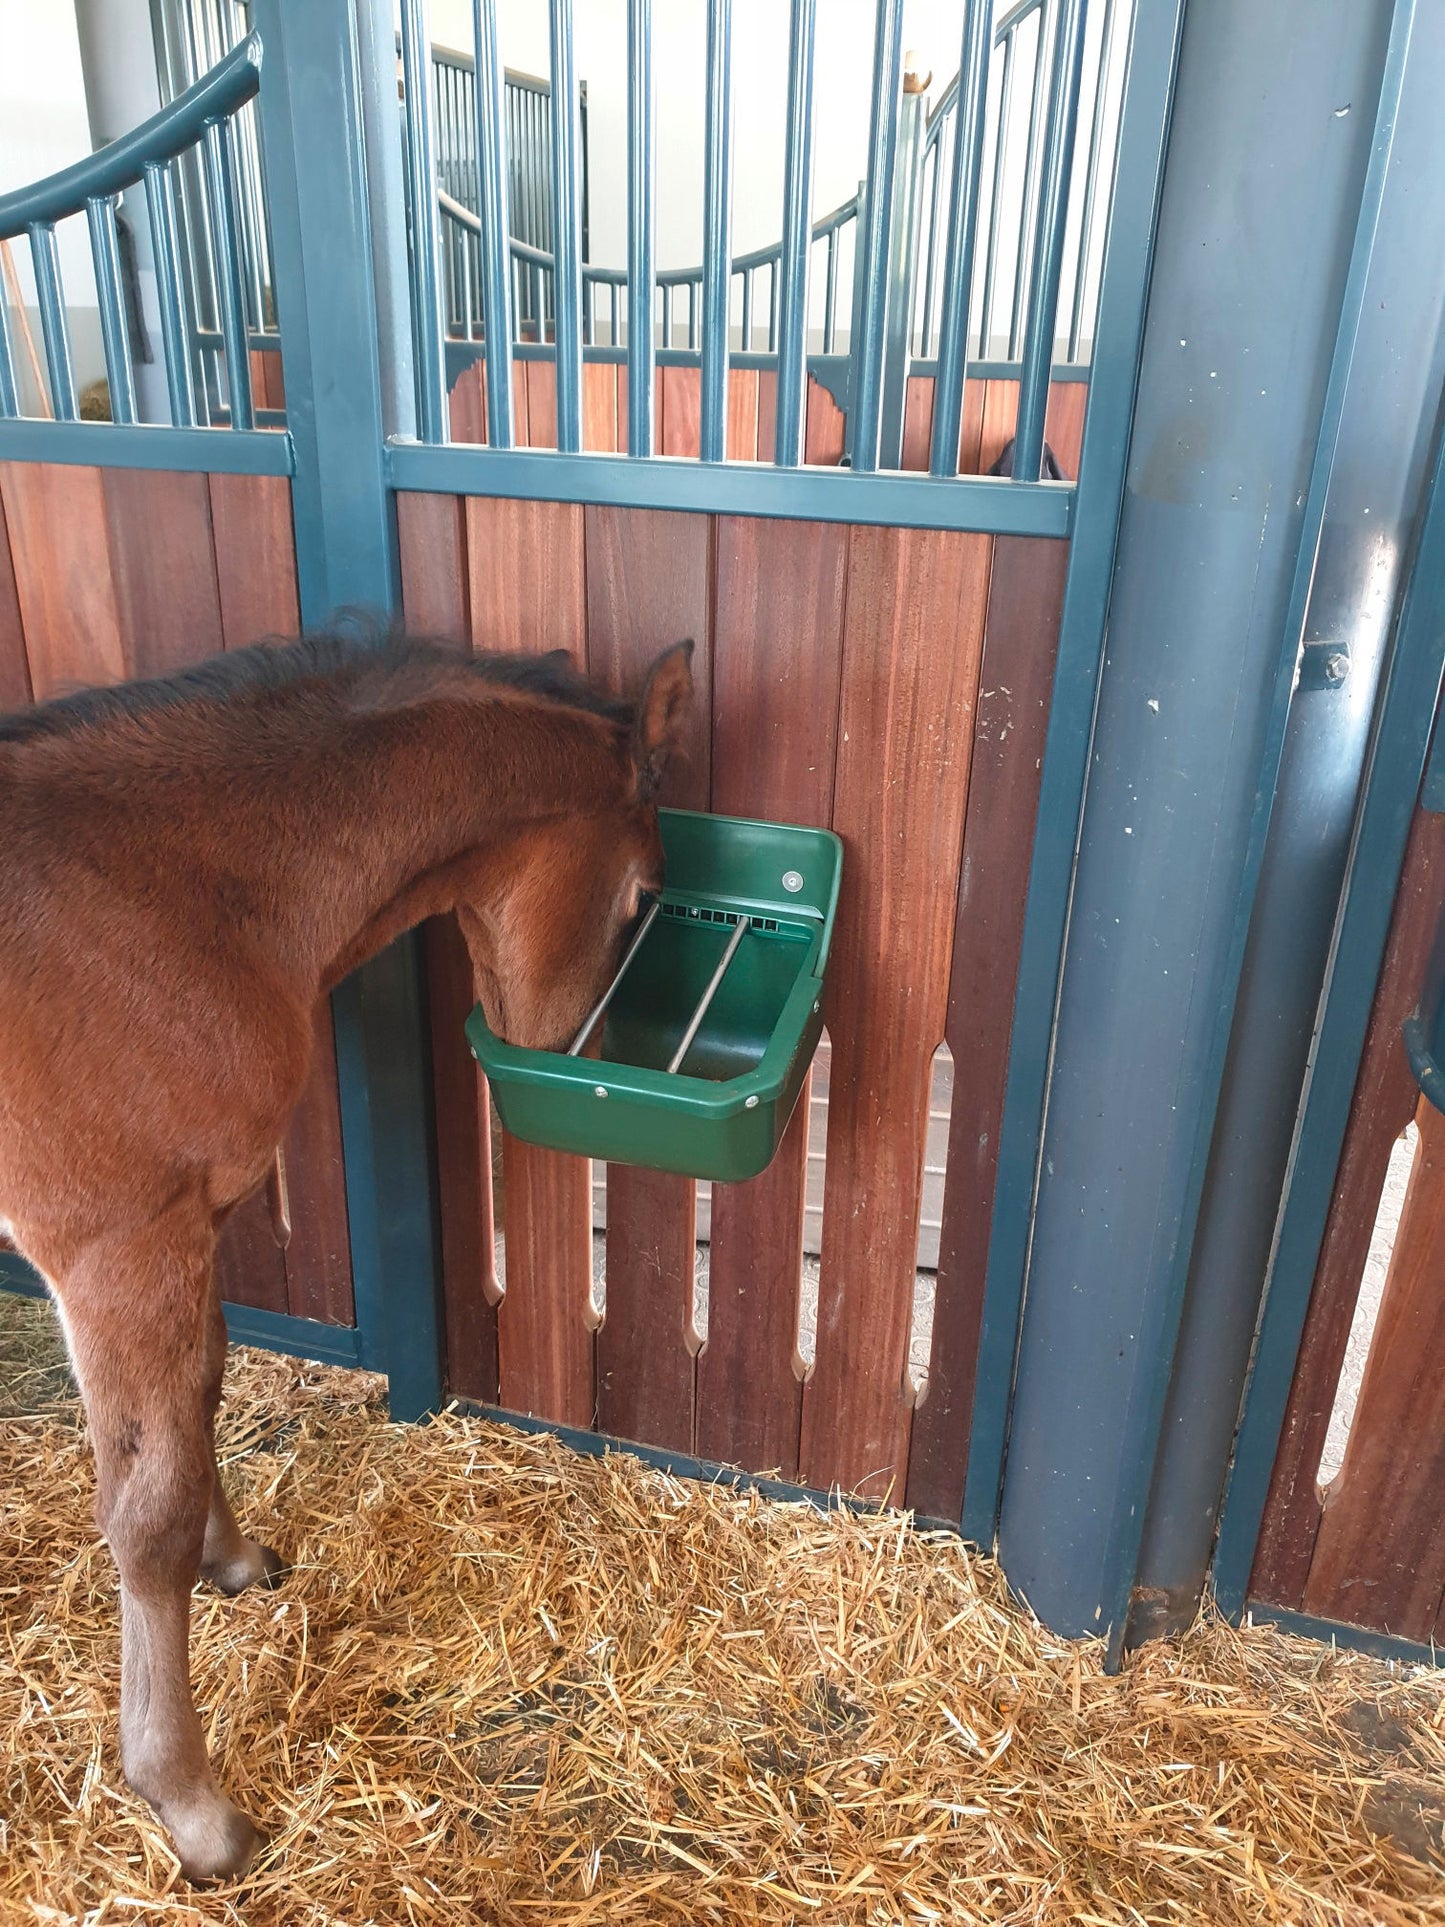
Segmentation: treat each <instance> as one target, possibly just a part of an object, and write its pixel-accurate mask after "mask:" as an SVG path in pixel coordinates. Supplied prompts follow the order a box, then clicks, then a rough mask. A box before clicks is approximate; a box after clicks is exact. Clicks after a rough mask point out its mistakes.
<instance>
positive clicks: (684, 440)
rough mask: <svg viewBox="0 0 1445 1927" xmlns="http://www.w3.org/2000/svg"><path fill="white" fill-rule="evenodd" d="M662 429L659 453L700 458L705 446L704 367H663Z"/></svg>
mask: <svg viewBox="0 0 1445 1927" xmlns="http://www.w3.org/2000/svg"><path fill="white" fill-rule="evenodd" d="M658 373H659V375H660V377H661V380H662V409H661V416H660V421H661V433H660V437H659V440H658V453H659V454H661V455H690V456H692V457H693V459H694V460H696V459H697V455H698V451H699V450H700V448H701V447H702V370H701V369H700V368H672V367H668V368H661V369H659V370H658Z"/></svg>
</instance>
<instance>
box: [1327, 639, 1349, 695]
mask: <svg viewBox="0 0 1445 1927" xmlns="http://www.w3.org/2000/svg"><path fill="white" fill-rule="evenodd" d="M1349 673H1350V658H1349V655H1348V653H1347V652H1346V651H1345V650H1343V649H1331V651H1330V653H1329V654H1328V655H1327V656H1326V657H1325V681H1326V682H1327V683H1331V684H1333V685H1334V686H1335V687H1336V688H1338V686H1339V685H1340V684H1341V683H1342V682H1343V681H1344V680H1345V677H1346V676H1348V675H1349Z"/></svg>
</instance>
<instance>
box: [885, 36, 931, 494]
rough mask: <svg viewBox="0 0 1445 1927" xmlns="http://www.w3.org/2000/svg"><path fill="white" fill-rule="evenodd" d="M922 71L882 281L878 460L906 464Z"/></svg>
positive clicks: (902, 150) (911, 88) (903, 111)
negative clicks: (904, 452)
mask: <svg viewBox="0 0 1445 1927" xmlns="http://www.w3.org/2000/svg"><path fill="white" fill-rule="evenodd" d="M921 79H922V76H921V75H919V74H916V73H909V72H905V73H904V75H903V98H902V100H901V102H900V103H899V110H898V133H897V150H896V155H895V163H894V170H893V213H892V216H891V225H890V235H889V242H888V253H887V256H886V262H885V271H884V276H883V285H884V289H885V297H884V321H883V386H882V399H881V402H880V408H879V418H878V420H879V433H878V465H879V467H880V468H901V467H902V466H903V416H904V410H905V406H906V404H907V400H908V352H909V344H910V341H911V339H912V327H913V309H914V294H915V290H916V288H917V276H918V220H919V201H920V197H921V189H922V186H923V124H924V105H923V88H922V86H920V84H919V83H920V80H921Z"/></svg>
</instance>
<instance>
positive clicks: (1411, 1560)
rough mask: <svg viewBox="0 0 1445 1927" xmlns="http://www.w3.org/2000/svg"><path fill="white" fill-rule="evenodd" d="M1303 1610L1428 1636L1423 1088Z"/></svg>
mask: <svg viewBox="0 0 1445 1927" xmlns="http://www.w3.org/2000/svg"><path fill="white" fill-rule="evenodd" d="M1416 1118H1417V1122H1418V1125H1419V1130H1420V1143H1419V1148H1418V1150H1417V1152H1416V1156H1415V1168H1414V1170H1413V1171H1412V1172H1411V1174H1410V1185H1409V1189H1408V1191H1407V1192H1406V1195H1405V1206H1404V1210H1403V1211H1402V1212H1401V1214H1400V1224H1399V1228H1398V1230H1397V1231H1396V1234H1395V1243H1394V1247H1393V1249H1392V1251H1391V1253H1390V1265H1389V1270H1388V1271H1387V1273H1386V1275H1385V1283H1384V1289H1383V1292H1382V1295H1381V1298H1380V1310H1379V1315H1378V1317H1377V1319H1376V1321H1375V1330H1374V1334H1373V1336H1372V1338H1371V1340H1370V1352H1369V1357H1368V1358H1367V1359H1366V1361H1365V1372H1364V1377H1363V1378H1362V1380H1361V1381H1360V1394H1359V1399H1358V1401H1357V1403H1356V1405H1355V1414H1354V1418H1353V1420H1352V1422H1351V1425H1350V1436H1349V1439H1348V1441H1347V1443H1346V1445H1345V1456H1344V1462H1343V1464H1342V1465H1341V1467H1340V1471H1339V1476H1338V1477H1337V1478H1336V1479H1334V1480H1333V1481H1332V1482H1331V1484H1330V1487H1329V1490H1328V1492H1327V1493H1326V1495H1325V1505H1324V1517H1323V1518H1322V1520H1321V1521H1320V1529H1319V1536H1318V1538H1317V1539H1316V1541H1315V1550H1314V1558H1313V1559H1312V1560H1311V1562H1310V1573H1309V1580H1308V1583H1307V1584H1306V1586H1305V1595H1304V1606H1305V1611H1306V1612H1308V1613H1314V1614H1316V1615H1318V1617H1320V1618H1322V1619H1340V1620H1344V1621H1346V1622H1347V1623H1349V1624H1351V1625H1355V1626H1378V1627H1380V1628H1381V1629H1383V1630H1385V1631H1388V1632H1392V1633H1401V1634H1403V1635H1404V1636H1405V1638H1407V1639H1419V1640H1425V1639H1428V1638H1429V1637H1430V1636H1431V1634H1432V1633H1433V1632H1434V1630H1435V1618H1436V1615H1437V1613H1438V1612H1439V1610H1440V1605H1441V1597H1442V1594H1445V1506H1442V1499H1445V1117H1442V1116H1441V1114H1440V1112H1439V1111H1437V1110H1436V1109H1435V1107H1434V1105H1433V1104H1431V1103H1430V1101H1429V1099H1428V1098H1423V1097H1422V1098H1421V1100H1420V1104H1419V1108H1418V1110H1417V1113H1416Z"/></svg>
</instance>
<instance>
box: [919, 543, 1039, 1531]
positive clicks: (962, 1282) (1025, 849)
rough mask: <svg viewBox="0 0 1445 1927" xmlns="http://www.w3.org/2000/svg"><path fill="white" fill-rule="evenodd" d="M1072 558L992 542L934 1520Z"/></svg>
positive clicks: (944, 1512) (958, 1492)
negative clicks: (1060, 627) (1067, 576)
mask: <svg viewBox="0 0 1445 1927" xmlns="http://www.w3.org/2000/svg"><path fill="white" fill-rule="evenodd" d="M1068 559H1069V551H1068V545H1067V544H1066V543H1064V542H1054V541H1046V540H1041V539H1031V538H1028V537H1024V536H1000V537H999V538H998V539H997V541H996V542H995V543H994V553H993V566H992V570H991V573H990V579H989V592H988V620H987V625H986V628H985V632H984V645H983V663H982V667H981V670H980V674H979V696H978V706H977V709H976V710H975V712H974V725H973V764H972V768H971V770H970V772H969V782H968V812H967V816H966V818H965V823H964V835H963V864H962V867H961V869H960V872H959V885H958V911H957V916H956V919H955V924H954V935H953V963H952V971H951V976H950V981H949V997H948V1023H947V1030H946V1037H947V1042H948V1046H949V1050H950V1052H951V1053H952V1056H953V1067H954V1069H953V1104H952V1110H951V1112H950V1117H949V1131H948V1154H947V1159H946V1173H947V1175H946V1177H945V1181H944V1199H943V1212H942V1227H941V1231H940V1235H939V1255H938V1271H937V1281H936V1285H935V1292H934V1309H933V1333H932V1341H931V1349H930V1355H929V1361H928V1374H927V1380H926V1384H925V1388H924V1395H923V1398H922V1400H921V1402H920V1403H919V1405H918V1406H917V1408H916V1410H915V1411H914V1414H913V1427H912V1438H911V1441H910V1445H909V1455H908V1487H907V1500H908V1504H909V1505H910V1506H911V1507H913V1508H914V1509H915V1510H916V1511H918V1512H921V1513H923V1514H924V1515H925V1516H927V1517H929V1518H935V1519H957V1518H958V1517H960V1515H961V1513H962V1510H963V1487H964V1479H965V1475H966V1472H967V1467H968V1437H969V1428H970V1423H971V1420H972V1415H973V1391H974V1371H975V1367H976V1364H977V1358H978V1338H979V1327H980V1322H981V1319H982V1316H983V1288H984V1278H985V1274H986V1271H987V1268H988V1246H989V1234H990V1229H991V1226H992V1220H993V1199H994V1185H995V1179H996V1175H997V1168H998V1143H999V1130H1000V1126H1001V1124H1002V1119H1003V1100H1004V1087H1005V1084H1006V1082H1007V1078H1008V1055H1009V1041H1010V1033H1011V1028H1012V1024H1013V1002H1014V987H1015V984H1016V982H1017V978H1018V963H1019V954H1020V950H1021V948H1022V943H1023V923H1024V905H1025V898H1026V895H1027V891H1028V876H1029V859H1030V855H1031V852H1032V849H1033V837H1034V824H1035V820H1036V818H1037V815H1038V800H1039V770H1040V766H1041V763H1042V759H1043V753H1044V738H1045V736H1046V734H1047V731H1048V720H1049V704H1050V699H1051V695H1052V690H1053V677H1054V661H1055V657H1056V655H1057V651H1058V636H1059V618H1060V615H1061V613H1062V609H1063V599H1064V578H1065V575H1066V573H1067V570H1068Z"/></svg>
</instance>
